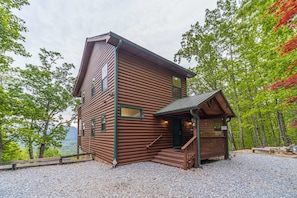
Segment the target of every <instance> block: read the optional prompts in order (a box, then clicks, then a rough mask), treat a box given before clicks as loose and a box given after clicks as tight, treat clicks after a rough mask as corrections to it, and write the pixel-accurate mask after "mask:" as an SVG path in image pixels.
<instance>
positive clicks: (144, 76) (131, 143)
mask: <svg viewBox="0 0 297 198" xmlns="http://www.w3.org/2000/svg"><path fill="white" fill-rule="evenodd" d="M172 75H176V76H179V75H177V74H174V73H171V72H170V71H168V70H164V69H163V68H161V67H159V66H158V65H154V64H152V63H150V62H148V61H146V60H144V59H140V58H138V57H135V56H132V55H130V54H127V53H126V52H123V51H120V53H119V77H118V79H119V106H120V105H130V106H136V107H142V108H143V113H144V118H143V119H135V118H121V117H120V115H119V119H118V163H119V164H128V163H133V162H139V161H147V160H150V159H152V158H153V156H154V155H155V154H156V152H157V151H158V150H160V149H161V148H170V147H172V132H171V125H172V123H171V121H170V120H168V124H167V125H164V121H163V120H162V119H156V118H155V117H154V116H153V113H155V112H157V111H158V110H159V109H161V108H163V107H164V106H166V105H168V104H169V103H171V102H172V101H174V100H175V98H173V97H172ZM182 95H183V97H185V96H186V82H185V77H183V78H182ZM118 112H119V114H120V110H119V111H118ZM161 134H162V135H163V136H162V138H161V139H160V140H159V141H158V142H156V143H155V144H154V145H153V146H152V150H150V151H147V149H146V145H148V144H150V143H151V142H152V141H153V140H154V139H155V138H157V137H158V136H159V135H161Z"/></svg>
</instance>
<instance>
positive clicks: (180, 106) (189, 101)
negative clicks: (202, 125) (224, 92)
mask: <svg viewBox="0 0 297 198" xmlns="http://www.w3.org/2000/svg"><path fill="white" fill-rule="evenodd" d="M220 91H221V90H215V91H211V92H208V93H204V94H200V95H197V96H190V97H187V98H182V99H178V100H176V101H174V102H172V103H171V104H169V105H167V106H166V107H164V108H162V109H160V110H159V111H157V112H156V113H154V116H160V115H166V114H170V113H179V112H182V111H187V110H190V109H197V108H198V107H199V105H201V104H202V103H204V102H205V101H207V100H208V99H210V98H212V97H213V96H214V95H216V94H217V93H218V92H220Z"/></svg>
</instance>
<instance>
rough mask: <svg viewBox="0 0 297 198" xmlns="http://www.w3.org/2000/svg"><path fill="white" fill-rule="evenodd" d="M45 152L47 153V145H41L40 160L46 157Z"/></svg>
mask: <svg viewBox="0 0 297 198" xmlns="http://www.w3.org/2000/svg"><path fill="white" fill-rule="evenodd" d="M44 152H45V144H40V148H39V158H43V157H44Z"/></svg>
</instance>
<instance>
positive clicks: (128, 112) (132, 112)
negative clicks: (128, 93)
mask: <svg viewBox="0 0 297 198" xmlns="http://www.w3.org/2000/svg"><path fill="white" fill-rule="evenodd" d="M121 116H124V117H134V118H141V116H142V115H141V109H134V108H128V107H122V108H121Z"/></svg>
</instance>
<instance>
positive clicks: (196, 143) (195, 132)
mask: <svg viewBox="0 0 297 198" xmlns="http://www.w3.org/2000/svg"><path fill="white" fill-rule="evenodd" d="M193 121H194V122H192V125H193V136H194V137H198V136H197V127H196V126H197V119H196V118H194V117H193ZM198 141H199V139H198V138H197V140H196V141H195V142H194V148H193V149H194V152H195V160H194V168H198Z"/></svg>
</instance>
